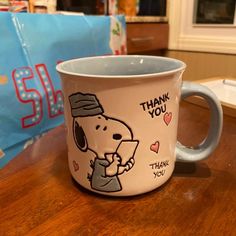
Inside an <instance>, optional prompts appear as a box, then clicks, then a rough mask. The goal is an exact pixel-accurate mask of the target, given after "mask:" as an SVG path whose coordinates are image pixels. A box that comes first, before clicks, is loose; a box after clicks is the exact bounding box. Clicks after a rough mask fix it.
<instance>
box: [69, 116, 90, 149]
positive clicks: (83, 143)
mask: <svg viewBox="0 0 236 236" xmlns="http://www.w3.org/2000/svg"><path fill="white" fill-rule="evenodd" d="M73 123H74V124H73V133H74V140H75V143H76V145H77V147H78V148H79V149H80V150H81V151H82V152H86V151H87V149H88V143H87V139H86V136H85V133H84V130H83V128H82V127H81V126H79V124H78V122H77V121H75V120H74V122H73Z"/></svg>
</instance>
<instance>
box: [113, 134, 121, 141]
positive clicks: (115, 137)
mask: <svg viewBox="0 0 236 236" xmlns="http://www.w3.org/2000/svg"><path fill="white" fill-rule="evenodd" d="M121 138H122V135H121V134H113V139H115V140H120V139H121Z"/></svg>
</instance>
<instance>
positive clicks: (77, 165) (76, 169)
mask: <svg viewBox="0 0 236 236" xmlns="http://www.w3.org/2000/svg"><path fill="white" fill-rule="evenodd" d="M73 167H74V171H75V172H76V171H78V170H79V164H78V163H77V162H76V161H75V160H73Z"/></svg>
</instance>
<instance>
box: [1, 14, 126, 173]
mask: <svg viewBox="0 0 236 236" xmlns="http://www.w3.org/2000/svg"><path fill="white" fill-rule="evenodd" d="M0 22H1V24H0V36H1V37H0V168H1V167H3V166H4V165H5V164H7V163H8V162H9V161H10V160H11V159H12V158H14V157H15V156H16V155H17V154H18V153H19V152H21V151H22V150H23V149H24V148H26V147H27V146H28V145H29V144H31V143H32V142H33V141H34V140H35V139H37V138H38V137H39V136H40V135H41V134H42V133H44V132H46V131H47V130H49V129H52V128H54V127H56V126H58V125H60V124H62V123H63V122H64V117H63V102H62V92H61V84H60V79H59V75H58V74H57V72H56V69H55V67H56V64H57V63H59V62H61V61H64V60H68V59H72V58H78V57H85V56H96V55H105V54H106V55H107V54H124V53H126V34H125V19H124V17H122V16H117V17H114V16H112V17H109V16H71V15H70V16H66V15H47V14H24V13H20V14H13V13H0Z"/></svg>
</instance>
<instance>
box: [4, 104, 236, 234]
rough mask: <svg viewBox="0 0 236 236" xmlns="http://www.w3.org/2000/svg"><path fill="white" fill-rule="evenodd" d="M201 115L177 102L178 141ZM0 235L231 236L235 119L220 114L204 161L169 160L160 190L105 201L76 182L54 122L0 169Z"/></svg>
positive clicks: (202, 125)
mask: <svg viewBox="0 0 236 236" xmlns="http://www.w3.org/2000/svg"><path fill="white" fill-rule="evenodd" d="M208 118H209V112H208V110H207V109H204V108H202V107H198V106H196V105H193V104H189V103H183V104H182V105H181V110H180V119H181V122H180V125H179V139H180V140H181V141H182V142H184V143H187V144H188V145H193V144H194V143H196V142H199V141H200V140H201V139H202V138H203V137H204V135H205V134H206V132H207V126H208ZM0 213H1V214H0V235H1V236H3V235H7V236H8V235H24V236H25V235H33V236H34V235H70V236H71V235H85V236H87V235H108V236H110V235H141V236H143V235H148V236H149V235H174V236H175V235H176V236H178V235H188V236H189V235H199V236H203V235H214V236H216V235H217V236H218V235H224V236H230V235H232V236H233V235H236V119H235V118H231V117H227V116H225V117H224V128H223V134H222V138H221V142H220V145H219V146H218V148H217V149H216V151H215V152H214V153H213V154H212V155H211V156H210V157H209V159H208V160H206V161H201V162H198V163H192V164H180V163H178V164H176V169H175V172H174V174H173V177H172V178H171V179H170V181H168V183H167V184H165V185H164V186H163V187H161V188H159V189H157V190H155V191H152V192H150V193H147V194H144V195H141V196H136V197H129V198H108V197H104V196H98V195H95V194H92V193H90V192H88V191H86V190H84V189H83V188H81V187H79V186H78V185H77V184H76V183H75V182H74V181H73V180H72V178H71V175H70V173H69V169H68V165H67V148H66V140H65V128H64V126H60V127H58V128H56V129H54V130H52V131H51V132H49V133H48V134H47V135H45V136H43V137H42V138H41V139H40V140H38V141H37V142H36V143H34V144H33V145H32V146H30V147H29V148H28V149H26V150H25V151H24V152H23V153H22V154H20V155H19V156H18V157H17V158H15V159H14V160H13V161H12V162H10V163H9V164H8V165H7V166H6V167H5V168H3V169H2V170H1V171H0Z"/></svg>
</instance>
